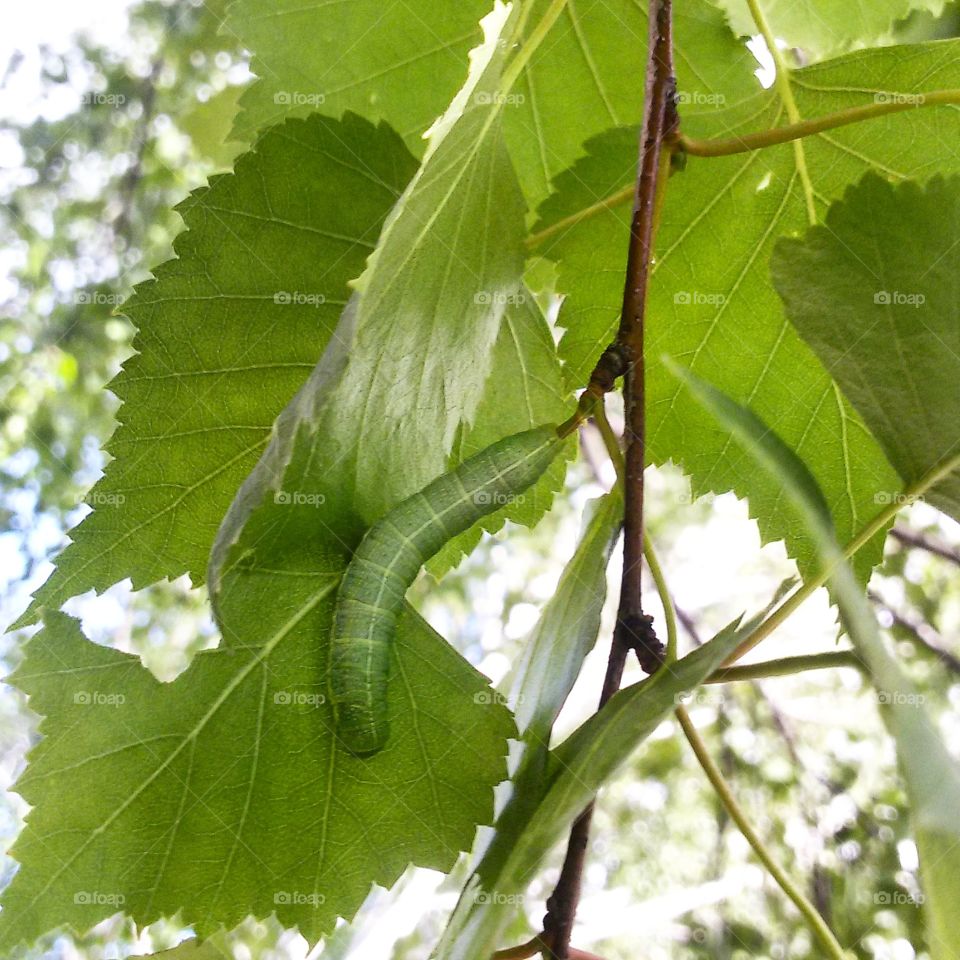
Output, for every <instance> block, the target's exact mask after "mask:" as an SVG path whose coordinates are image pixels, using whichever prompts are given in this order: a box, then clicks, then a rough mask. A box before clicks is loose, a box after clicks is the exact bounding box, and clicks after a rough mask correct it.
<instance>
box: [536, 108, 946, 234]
mask: <svg viewBox="0 0 960 960" xmlns="http://www.w3.org/2000/svg"><path fill="white" fill-rule="evenodd" d="M951 104H952V105H954V106H958V105H960V90H936V91H934V92H933V93H923V94H917V95H915V96H913V97H910V98H905V99H902V100H897V101H895V102H890V103H868V104H864V105H862V106H859V107H848V108H847V109H846V110H837V111H836V112H835V113H827V114H824V116H822V117H815V118H814V119H813V120H799V121H797V122H796V123H791V124H789V125H788V126H785V127H773V128H772V129H770V130H757V131H756V132H755V133H746V134H744V135H743V136H742V137H724V138H718V139H716V140H696V139H694V138H692V137H685V136H683V135H682V134H681V136H680V138H679V148H680V149H681V150H683V151H685V152H686V153H689V154H690V155H691V156H694V157H729V156H731V155H733V154H735V153H750V152H751V151H753V150H761V149H763V148H764V147H775V146H777V145H779V144H781V143H789V142H790V141H791V140H802V139H803V138H804V137H810V136H813V135H814V134H817V133H823V132H824V131H825V130H835V129H837V128H838V127H846V126H849V125H850V124H851V123H860V122H861V121H863V120H872V119H874V118H875V117H885V116H887V114H890V113H904V112H905V111H907V110H919V109H921V108H922V107H934V106H945V105H951ZM621 193H623V191H621ZM615 196H617V197H619V196H620V194H619V193H618V194H615ZM595 206H599V205H595ZM568 219H569V218H568ZM544 232H546V231H544ZM534 236H536V234H534Z"/></svg>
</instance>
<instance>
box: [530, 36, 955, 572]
mask: <svg viewBox="0 0 960 960" xmlns="http://www.w3.org/2000/svg"><path fill="white" fill-rule="evenodd" d="M958 63H960V43H957V42H954V41H950V42H943V43H931V44H921V45H916V46H912V47H891V48H885V49H881V50H868V51H862V52H860V53H858V54H854V55H850V56H848V57H844V58H842V59H839V60H836V61H830V62H827V63H823V64H818V65H816V66H813V67H810V68H807V69H804V70H800V71H797V72H795V73H794V74H792V75H791V76H792V82H793V84H794V88H795V93H796V97H797V100H798V103H799V104H800V109H801V113H802V114H803V115H804V116H817V115H820V114H824V113H828V112H831V111H834V110H839V109H842V108H844V107H850V106H853V105H856V104H863V103H870V102H873V100H874V98H875V97H876V96H878V95H889V94H891V93H896V94H898V95H907V94H909V95H914V96H916V95H920V94H922V93H923V92H924V91H931V90H933V89H938V88H941V87H951V86H954V87H955V86H960V67H958ZM734 82H736V81H734ZM740 110H741V115H740V118H739V119H738V120H737V122H736V123H734V124H733V125H732V126H731V128H730V130H729V131H728V133H729V134H730V135H735V134H736V133H738V132H746V131H748V130H755V129H758V128H762V127H763V126H765V125H768V124H775V123H776V122H778V118H779V119H781V120H782V110H781V108H780V106H779V103H778V101H777V99H776V95H775V94H774V93H773V92H772V91H758V92H757V93H756V94H755V95H754V96H753V97H752V99H751V100H750V101H749V102H746V103H742V104H740ZM728 116H729V117H730V119H734V118H733V114H732V113H730V112H729V111H728ZM684 123H685V127H686V130H687V132H688V133H689V134H691V135H698V134H700V133H701V129H700V128H699V127H698V126H697V125H696V124H694V123H690V124H687V120H686V115H685V120H684ZM698 123H699V121H698ZM958 138H960V112H958V111H957V110H956V109H955V108H953V107H944V108H934V107H930V108H925V109H920V110H914V111H911V112H909V113H903V114H896V115H888V116H886V117H882V118H877V119H874V120H871V121H869V122H867V123H862V124H858V125H855V126H849V127H844V128H842V129H838V130H834V131H829V132H827V133H823V134H820V135H818V136H817V137H813V138H810V139H808V140H806V141H804V150H805V154H806V160H807V166H808V169H809V170H810V176H811V178H812V188H813V194H814V199H815V203H816V205H817V208H818V210H820V211H823V210H825V209H826V206H827V204H828V203H829V202H830V201H831V200H832V199H835V198H837V197H839V196H841V195H842V193H843V191H844V189H845V188H846V187H847V186H849V185H850V184H851V183H854V182H856V181H857V180H859V179H860V178H861V177H862V176H863V174H864V172H865V171H867V170H870V169H874V170H878V171H880V172H881V173H883V174H885V175H887V176H890V177H897V178H899V177H907V176H921V175H924V174H927V173H928V172H930V171H932V170H936V169H938V168H940V169H944V170H947V171H950V170H960V154H958V153H957V151H956V150H955V149H954V144H955V143H956V141H957V139H958ZM635 153H636V143H635V132H634V131H633V130H623V131H616V132H610V133H608V134H606V135H604V136H602V137H600V138H598V139H597V140H596V141H594V142H593V143H592V144H591V150H590V154H589V156H588V157H587V158H585V159H584V160H582V161H581V162H579V163H578V164H577V165H576V166H575V167H574V168H573V169H572V170H571V171H569V172H568V173H567V174H565V175H564V176H563V177H561V178H560V179H559V180H558V181H557V183H556V194H555V195H554V196H553V197H552V198H551V200H549V201H548V202H547V203H546V204H545V205H544V207H543V208H542V210H541V214H542V219H541V223H540V224H539V226H538V228H537V229H538V230H543V229H548V228H552V230H553V232H552V233H551V234H549V235H547V236H546V237H545V238H544V242H543V243H542V244H541V246H540V252H542V253H545V254H546V255H548V256H550V257H552V258H554V259H556V260H559V262H560V289H561V291H563V292H564V293H566V294H567V300H566V302H565V304H564V308H563V310H562V312H561V318H560V322H561V324H562V325H563V326H565V327H566V328H567V332H566V333H565V335H564V337H563V340H562V341H561V344H560V352H561V356H562V358H563V359H564V360H565V361H566V363H567V365H568V372H569V376H570V382H571V385H582V384H583V383H584V382H585V380H586V376H587V375H588V373H589V370H590V368H591V367H592V365H593V363H594V362H595V361H596V358H597V357H598V356H599V354H600V351H601V350H602V349H603V347H604V346H605V345H606V344H607V343H608V342H609V341H610V339H611V338H612V336H613V334H614V332H615V330H616V325H617V315H618V310H619V305H620V300H621V296H622V283H623V280H622V277H623V269H624V265H625V259H626V249H627V240H628V237H629V215H630V210H629V186H630V181H631V177H632V175H633V174H632V170H633V167H632V164H633V163H634V162H635ZM618 191H619V192H620V196H621V197H622V198H623V200H622V202H621V203H619V204H616V205H613V206H609V205H601V206H597V203H598V198H606V197H612V196H614V195H617V194H618ZM571 217H572V218H574V219H573V220H572V221H571V220H568V219H567V218H571ZM807 226H808V219H807V214H806V205H805V202H804V195H803V187H802V183H801V181H800V178H799V175H798V173H797V170H796V166H795V157H794V148H793V145H792V144H784V145H782V146H779V147H774V148H770V149H767V150H763V151H759V152H756V153H751V154H745V155H737V156H731V157H725V158H713V159H698V158H694V157H691V158H689V159H688V162H687V165H686V170H685V171H683V172H682V173H677V174H675V175H674V176H673V177H672V178H671V182H670V185H669V188H668V192H667V199H666V205H665V208H664V211H663V216H662V220H661V227H660V235H659V239H658V243H657V262H656V264H655V267H654V270H653V276H652V286H651V291H650V301H649V302H650V309H649V320H648V330H649V350H648V355H649V357H650V364H649V367H648V370H649V381H648V397H649V401H648V402H649V418H650V420H649V422H650V436H649V443H650V454H651V457H652V459H654V460H655V461H657V462H663V461H665V460H668V459H673V460H675V461H677V462H679V463H681V464H682V465H683V467H684V468H685V469H686V470H687V472H688V473H690V475H691V477H692V482H693V486H694V490H695V492H697V493H701V492H706V491H708V490H716V491H721V490H735V491H736V492H737V493H738V494H739V495H740V496H745V497H749V499H750V505H751V512H752V514H753V515H754V516H757V517H758V518H760V528H761V532H762V534H763V536H764V537H765V538H766V539H785V540H786V542H787V547H788V550H789V551H790V553H791V555H792V556H794V557H796V558H797V560H798V562H799V564H800V566H801V570H802V571H804V572H806V573H809V571H810V570H811V569H812V568H813V567H814V566H815V565H816V558H815V555H814V553H813V552H812V550H811V546H810V544H809V542H808V540H807V538H806V535H805V533H804V531H803V530H802V528H801V526H799V525H798V521H797V520H796V517H795V515H792V513H791V510H790V509H789V508H788V507H787V506H786V504H785V503H784V500H783V498H782V497H781V495H780V491H779V489H778V486H777V484H776V483H775V482H774V481H772V480H771V479H770V478H769V477H766V476H765V475H763V474H757V473H756V472H755V471H753V470H752V469H751V467H750V466H749V464H747V463H746V462H745V461H744V460H743V457H742V454H740V453H738V452H737V451H736V450H735V449H733V448H731V447H730V446H729V444H728V443H727V441H726V439H725V438H724V437H723V436H721V435H720V434H718V432H717V431H716V429H715V427H714V425H713V424H712V422H711V420H710V418H709V417H707V416H706V415H705V413H704V412H703V411H702V410H701V409H699V408H698V406H697V404H695V403H694V402H692V400H691V399H690V398H689V397H688V396H686V395H684V393H683V392H682V391H681V390H680V388H679V387H678V385H677V383H676V381H675V380H674V378H673V377H671V376H670V375H669V374H668V373H666V371H665V370H664V368H663V366H662V365H661V364H660V363H659V361H658V357H659V355H660V354H661V353H668V354H670V355H672V356H674V357H676V358H678V359H680V360H682V361H683V362H684V363H685V364H689V365H690V366H691V367H692V369H694V370H695V371H697V372H698V373H699V374H700V375H701V376H704V377H705V378H706V379H709V380H711V381H712V382H715V383H717V384H719V385H720V386H722V388H723V389H724V390H725V391H726V392H727V393H729V394H730V395H731V396H733V397H734V398H735V399H737V400H739V401H741V402H749V404H750V405H751V407H753V408H754V409H755V410H756V411H757V412H758V414H760V416H762V417H763V418H764V419H765V420H767V421H768V422H770V423H775V424H776V425H777V429H778V431H779V432H780V434H781V435H782V436H783V437H784V439H785V440H786V441H787V442H788V443H789V444H790V445H791V446H792V447H793V448H795V449H796V450H797V451H798V453H799V454H800V455H801V456H802V457H803V458H804V459H805V460H806V461H807V462H808V463H809V464H810V465H811V469H812V470H813V471H814V475H815V476H816V478H817V481H818V483H819V485H820V487H821V488H822V490H823V492H824V494H825V495H826V497H827V500H828V503H829V504H830V507H831V510H832V512H833V514H834V518H835V521H836V526H837V533H838V536H839V538H840V539H841V540H843V541H846V540H847V539H849V538H850V537H851V536H852V535H853V533H854V532H855V531H856V530H857V529H859V528H860V527H861V526H862V525H863V524H864V523H865V522H866V520H867V519H868V518H869V517H870V516H871V515H872V514H873V513H875V512H876V503H875V497H876V494H877V493H878V491H883V490H891V489H895V487H896V485H897V481H896V474H895V472H894V471H893V470H892V468H891V467H890V466H889V464H888V463H887V461H886V458H885V457H884V455H883V452H882V450H881V449H880V448H879V446H878V445H877V443H876V442H875V441H874V440H873V438H872V437H871V436H870V435H869V432H868V431H867V430H866V428H865V426H864V425H863V423H862V421H861V419H860V417H859V416H857V414H856V413H855V411H854V410H853V409H852V408H851V407H850V405H849V404H848V403H847V402H846V401H845V400H844V399H843V397H842V394H841V393H840V391H839V388H838V387H837V385H836V384H835V383H834V381H833V380H832V379H831V378H830V376H829V374H828V373H827V372H826V370H825V369H824V368H823V367H822V365H821V364H820V363H819V361H818V360H817V358H816V356H815V355H814V354H813V352H812V351H811V350H810V349H809V348H808V347H807V346H806V345H805V344H804V343H803V342H802V341H801V340H800V338H799V336H797V334H796V332H795V331H794V330H793V328H792V326H791V325H790V324H789V322H788V321H787V320H786V318H785V317H784V315H783V309H782V305H781V303H780V301H779V298H778V297H777V295H776V291H775V290H774V289H773V285H772V283H771V282H770V277H769V268H768V261H769V258H770V256H771V253H772V250H773V246H774V244H775V243H776V240H777V239H778V238H779V237H780V236H782V235H784V234H791V233H799V232H801V231H802V230H804V229H805V228H806V227H807ZM880 551H881V542H880V539H879V538H878V539H877V540H876V541H875V542H874V544H873V545H872V546H871V548H870V549H869V550H866V551H863V552H862V553H861V554H860V556H859V558H858V560H857V563H856V570H857V573H858V575H859V576H861V577H863V578H865V577H866V576H867V574H868V572H869V570H870V568H871V567H872V565H873V564H874V563H875V562H876V561H877V560H878V559H879V557H880Z"/></svg>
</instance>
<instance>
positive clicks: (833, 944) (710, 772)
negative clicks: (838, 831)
mask: <svg viewBox="0 0 960 960" xmlns="http://www.w3.org/2000/svg"><path fill="white" fill-rule="evenodd" d="M676 716H677V720H678V721H679V723H680V726H681V727H682V729H683V732H684V734H685V735H686V738H687V742H688V743H689V744H690V746H691V747H692V748H693V752H694V754H696V757H697V760H698V761H699V762H700V766H701V767H702V768H703V772H704V773H705V774H706V775H707V779H708V780H709V781H710V785H711V786H712V787H713V789H714V791H715V793H716V794H717V796H718V797H719V798H720V801H721V803H723V805H724V807H725V808H726V810H727V813H728V814H730V819H731V820H733V822H734V823H736V825H737V827H738V829H739V830H740V832H741V833H742V834H743V836H744V837H745V838H746V840H747V842H748V843H749V844H750V846H751V847H752V848H753V852H754V853H755V854H756V855H757V857H758V858H759V860H760V862H761V863H762V864H763V865H764V867H766V869H767V872H768V873H769V874H770V876H772V877H773V879H774V880H775V881H776V882H777V885H778V886H779V887H780V889H781V890H783V892H784V893H785V894H786V895H787V896H788V897H789V898H790V899H791V900H792V901H793V903H794V905H795V906H796V908H797V909H798V910H799V911H800V913H801V914H802V915H803V918H804V920H806V922H807V924H808V925H809V927H810V929H811V930H812V931H813V933H814V935H815V936H816V937H817V939H818V940H819V941H820V943H821V944H822V946H823V948H824V950H825V951H826V954H827V956H829V957H832V958H834V960H847V955H846V954H845V953H844V951H843V947H841V946H840V944H839V943H838V942H837V938H836V937H835V936H834V934H833V931H832V930H831V929H830V928H829V927H828V926H827V923H826V921H825V920H824V919H823V917H822V916H820V914H819V913H818V912H817V908H816V907H815V906H814V905H813V904H812V903H811V902H810V901H809V900H808V899H807V898H806V897H805V896H804V895H803V892H802V891H801V890H800V888H799V887H798V886H797V885H796V884H795V883H794V882H793V881H792V880H791V879H790V877H788V876H787V874H786V873H785V872H784V871H783V870H782V869H781V867H780V864H778V863H777V861H776V860H775V859H774V858H773V856H772V854H771V853H770V851H769V850H768V849H767V847H766V845H765V844H764V842H763V840H762V839H761V838H760V835H759V834H758V833H757V832H756V831H755V830H754V829H753V825H752V824H751V823H750V820H749V818H748V817H747V815H746V813H744V811H743V810H742V809H741V807H740V805H739V804H738V803H737V800H736V798H735V797H734V795H733V792H732V791H731V790H730V787H729V785H728V784H727V781H726V780H725V779H724V778H723V774H722V773H721V772H720V768H719V767H718V766H717V765H716V763H714V760H713V757H711V756H710V752H709V751H708V750H707V747H706V744H705V743H704V742H703V740H702V739H701V737H700V734H699V733H697V729H696V727H694V725H693V722H692V721H691V720H690V715H689V714H688V713H687V711H686V709H685V708H684V707H682V706H680V707H677V709H676Z"/></svg>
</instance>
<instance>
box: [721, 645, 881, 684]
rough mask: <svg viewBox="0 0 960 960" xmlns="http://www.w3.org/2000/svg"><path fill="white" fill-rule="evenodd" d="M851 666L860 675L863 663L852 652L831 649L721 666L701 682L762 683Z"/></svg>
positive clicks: (864, 668)
mask: <svg viewBox="0 0 960 960" xmlns="http://www.w3.org/2000/svg"><path fill="white" fill-rule="evenodd" d="M837 667H853V668H854V669H855V670H860V671H861V672H863V671H864V670H866V667H865V666H864V663H863V661H862V660H861V659H860V658H859V657H858V656H857V654H856V653H855V652H854V651H853V650H831V651H828V652H827V653H808V654H805V655H803V656H799V657H782V658H781V659H779V660H764V661H762V662H761V663H748V664H745V665H743V666H737V667H721V668H720V669H719V670H716V671H715V672H714V673H712V674H710V676H709V677H707V679H706V680H705V681H704V683H732V682H734V681H737V680H763V679H766V678H767V677H788V676H791V675H792V674H794V673H805V672H806V671H808V670H832V669H835V668H837Z"/></svg>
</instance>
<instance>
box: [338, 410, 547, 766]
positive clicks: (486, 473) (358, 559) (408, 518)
mask: <svg viewBox="0 0 960 960" xmlns="http://www.w3.org/2000/svg"><path fill="white" fill-rule="evenodd" d="M560 444H561V439H560V435H559V434H558V428H557V427H556V426H553V425H545V426H540V427H535V428H534V429H532V430H526V431H524V432H523V433H517V434H514V435H513V436H510V437H505V438H504V439H503V440H500V441H499V442H497V443H494V444H492V445H491V446H489V447H487V448H486V449H484V450H481V451H480V453H478V454H476V455H475V456H472V457H470V458H469V459H467V460H465V461H464V462H463V463H462V464H460V466H459V467H457V469H456V470H453V471H452V472H450V473H446V474H444V475H443V476H441V477H438V478H437V479H436V480H434V481H432V482H431V483H429V484H427V486H425V487H424V488H423V489H422V490H420V491H419V492H418V493H415V494H413V496H411V497H409V498H408V499H406V500H404V501H403V502H401V503H399V504H398V505H397V506H396V507H394V508H393V510H391V511H390V512H389V513H387V514H386V515H385V516H384V517H382V518H381V519H380V520H378V521H377V522H376V523H375V524H374V525H373V526H372V527H370V529H369V530H368V531H367V533H366V535H365V536H364V538H363V540H361V542H360V546H359V547H357V550H356V553H354V555H353V559H352V560H351V562H350V565H349V566H348V567H347V570H346V573H345V574H344V576H343V580H342V581H341V582H340V589H339V592H338V593H337V603H336V610H335V612H334V620H333V652H332V656H331V675H330V696H331V700H332V701H333V705H334V709H335V711H336V716H337V734H338V736H339V737H340V738H341V740H342V741H343V742H344V744H345V745H346V746H347V748H348V749H350V750H351V751H353V752H354V753H360V754H363V753H373V752H375V751H377V750H379V749H380V748H381V747H382V746H383V745H384V743H385V742H386V739H387V734H388V732H389V731H388V723H387V681H388V679H389V673H390V646H391V644H392V643H393V638H394V634H395V632H396V627H397V617H398V616H399V615H400V611H401V609H402V608H403V598H404V595H405V594H406V592H407V588H408V587H409V586H410V584H411V583H413V581H414V579H415V577H416V576H417V573H418V571H419V570H420V568H421V567H422V566H423V564H424V563H425V562H426V561H427V560H429V559H430V557H432V556H433V555H434V554H435V553H436V552H437V551H438V550H439V549H440V548H441V547H442V546H443V545H444V543H446V542H447V541H448V540H451V539H452V538H453V537H455V536H457V535H458V534H460V533H463V532H464V531H465V530H467V529H468V528H469V527H471V526H472V525H473V524H474V523H475V522H476V521H477V520H479V519H480V518H481V517H484V516H486V515H487V514H488V513H493V511H494V510H497V509H498V508H499V507H500V506H502V505H503V504H504V503H505V502H507V500H508V498H509V497H511V496H515V495H517V494H519V493H522V492H523V491H524V490H526V489H527V488H528V487H530V486H532V485H533V484H534V483H535V482H536V480H537V479H538V478H539V477H540V476H541V474H543V472H544V471H545V470H546V469H547V467H548V466H549V465H550V463H551V461H552V460H553V458H554V457H555V456H556V455H557V452H558V451H559V449H560Z"/></svg>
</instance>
